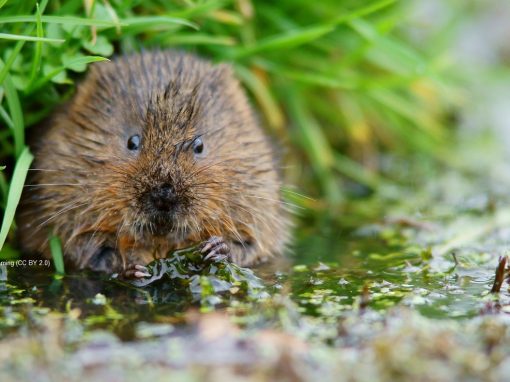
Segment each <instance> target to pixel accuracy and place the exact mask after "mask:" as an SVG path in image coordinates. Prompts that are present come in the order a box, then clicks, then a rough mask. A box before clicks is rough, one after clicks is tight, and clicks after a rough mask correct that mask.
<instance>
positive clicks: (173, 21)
mask: <svg viewBox="0 0 510 382" xmlns="http://www.w3.org/2000/svg"><path fill="white" fill-rule="evenodd" d="M121 22H122V24H121V25H125V26H124V28H123V29H124V30H129V29H132V28H154V27H160V26H168V25H183V26H187V27H190V28H193V29H197V30H198V29H199V28H198V25H197V24H195V23H192V22H190V21H187V20H184V19H180V18H177V17H169V16H140V17H130V18H125V19H122V20H121Z"/></svg>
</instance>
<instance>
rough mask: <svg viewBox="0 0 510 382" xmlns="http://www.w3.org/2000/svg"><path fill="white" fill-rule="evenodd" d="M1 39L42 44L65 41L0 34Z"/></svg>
mask: <svg viewBox="0 0 510 382" xmlns="http://www.w3.org/2000/svg"><path fill="white" fill-rule="evenodd" d="M0 39H4V40H17V41H41V42H55V43H63V42H64V41H65V40H61V39H56V38H47V37H35V36H24V35H19V34H10V33H0Z"/></svg>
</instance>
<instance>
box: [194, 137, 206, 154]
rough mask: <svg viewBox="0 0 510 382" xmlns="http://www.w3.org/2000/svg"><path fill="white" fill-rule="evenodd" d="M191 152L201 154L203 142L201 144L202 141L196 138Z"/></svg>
mask: <svg viewBox="0 0 510 382" xmlns="http://www.w3.org/2000/svg"><path fill="white" fill-rule="evenodd" d="M193 152H194V153H195V154H202V153H203V152H204V142H202V139H200V138H197V139H195V140H194V141H193Z"/></svg>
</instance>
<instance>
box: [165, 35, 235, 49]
mask: <svg viewBox="0 0 510 382" xmlns="http://www.w3.org/2000/svg"><path fill="white" fill-rule="evenodd" d="M156 37H157V36H156ZM155 40H156V41H158V42H161V43H164V44H168V45H229V46H231V45H235V43H236V40H235V39H234V38H233V37H230V36H213V35H207V34H202V33H190V34H188V33H186V34H185V33H182V34H175V33H172V34H169V35H168V36H166V37H157V39H155Z"/></svg>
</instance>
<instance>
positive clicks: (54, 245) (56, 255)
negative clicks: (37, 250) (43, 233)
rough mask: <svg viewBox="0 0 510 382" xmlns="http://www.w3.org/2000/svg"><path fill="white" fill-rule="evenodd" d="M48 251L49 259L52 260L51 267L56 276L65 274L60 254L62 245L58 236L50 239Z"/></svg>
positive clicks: (61, 254)
mask: <svg viewBox="0 0 510 382" xmlns="http://www.w3.org/2000/svg"><path fill="white" fill-rule="evenodd" d="M50 251H51V257H52V258H53V265H54V266H55V270H56V271H57V273H58V274H60V275H63V274H65V269H64V254H63V252H62V243H61V242H60V239H59V238H58V236H51V237H50Z"/></svg>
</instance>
